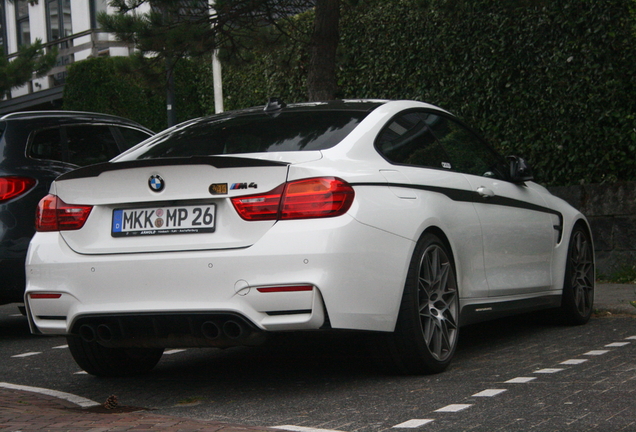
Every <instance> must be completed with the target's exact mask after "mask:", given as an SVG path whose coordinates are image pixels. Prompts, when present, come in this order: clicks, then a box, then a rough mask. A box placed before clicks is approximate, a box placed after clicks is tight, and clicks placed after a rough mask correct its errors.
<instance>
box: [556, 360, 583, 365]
mask: <svg viewBox="0 0 636 432" xmlns="http://www.w3.org/2000/svg"><path fill="white" fill-rule="evenodd" d="M586 361H587V359H571V360H566V361H564V362H561V363H559V364H562V365H579V364H581V363H585V362H586Z"/></svg>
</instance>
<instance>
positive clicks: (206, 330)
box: [201, 321, 221, 339]
mask: <svg viewBox="0 0 636 432" xmlns="http://www.w3.org/2000/svg"><path fill="white" fill-rule="evenodd" d="M201 333H203V336H205V337H206V339H216V338H218V337H219V336H220V335H221V329H220V328H219V325H218V324H217V323H215V322H214V321H206V322H204V323H203V324H202V325H201Z"/></svg>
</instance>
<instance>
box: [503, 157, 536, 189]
mask: <svg viewBox="0 0 636 432" xmlns="http://www.w3.org/2000/svg"><path fill="white" fill-rule="evenodd" d="M507 159H508V166H509V172H508V173H509V176H510V181H511V182H513V183H524V182H527V181H532V180H534V176H533V175H532V168H530V165H529V164H528V163H527V162H526V161H525V160H524V159H523V158H521V157H519V156H508V158H507Z"/></svg>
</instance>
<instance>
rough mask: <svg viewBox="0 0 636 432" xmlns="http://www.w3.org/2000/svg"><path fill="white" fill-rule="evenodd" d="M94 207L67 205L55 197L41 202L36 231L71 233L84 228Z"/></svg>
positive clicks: (37, 213)
mask: <svg viewBox="0 0 636 432" xmlns="http://www.w3.org/2000/svg"><path fill="white" fill-rule="evenodd" d="M92 209H93V207H92V206H83V205H72V204H66V203H65V202H64V201H62V200H61V199H59V198H58V197H57V196H55V195H47V196H45V197H44V198H42V199H41V200H40V203H39V204H38V208H37V210H36V213H35V229H36V231H40V232H46V231H71V230H78V229H80V228H82V227H83V226H84V223H86V219H88V215H89V214H90V213H91V210H92Z"/></svg>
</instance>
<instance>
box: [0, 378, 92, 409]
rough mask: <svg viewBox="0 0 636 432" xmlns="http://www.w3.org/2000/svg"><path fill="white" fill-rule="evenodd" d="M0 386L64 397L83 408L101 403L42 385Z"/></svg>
mask: <svg viewBox="0 0 636 432" xmlns="http://www.w3.org/2000/svg"><path fill="white" fill-rule="evenodd" d="M0 387H3V388H7V389H11V390H21V391H28V392H32V393H39V394H44V395H47V396H53V397H56V398H60V399H64V400H67V401H69V402H72V403H74V404H75V405H79V406H80V407H82V408H89V407H94V406H98V405H99V404H98V403H97V402H95V401H92V400H90V399H86V398H83V397H81V396H77V395H74V394H70V393H64V392H60V391H57V390H50V389H45V388H40V387H29V386H23V385H17V384H10V383H5V382H0Z"/></svg>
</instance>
